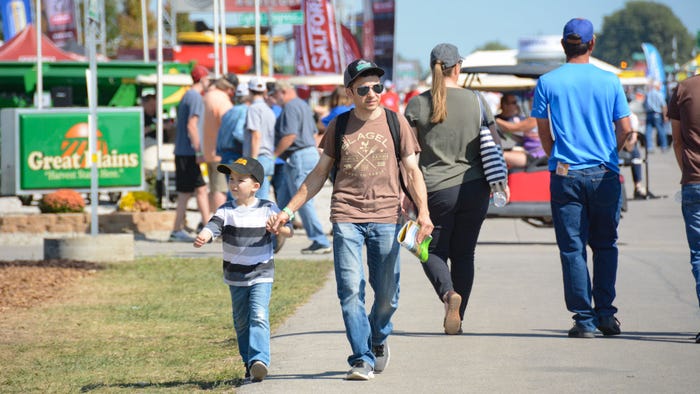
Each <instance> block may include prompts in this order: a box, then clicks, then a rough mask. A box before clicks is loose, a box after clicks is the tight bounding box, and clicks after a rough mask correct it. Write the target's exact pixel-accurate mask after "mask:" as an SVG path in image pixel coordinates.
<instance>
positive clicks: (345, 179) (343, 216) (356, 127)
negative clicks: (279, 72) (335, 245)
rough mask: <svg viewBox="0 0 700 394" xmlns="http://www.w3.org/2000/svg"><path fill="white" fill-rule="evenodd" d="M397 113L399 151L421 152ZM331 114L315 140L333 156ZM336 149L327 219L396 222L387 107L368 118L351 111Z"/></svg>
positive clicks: (395, 169) (396, 185) (405, 153)
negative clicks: (329, 214)
mask: <svg viewBox="0 0 700 394" xmlns="http://www.w3.org/2000/svg"><path fill="white" fill-rule="evenodd" d="M398 117H399V123H400V124H401V131H400V141H401V148H400V151H401V157H406V156H408V155H411V154H415V153H418V152H420V147H419V146H418V141H417V140H416V137H415V136H414V135H413V131H412V130H411V128H410V126H409V125H408V121H407V120H406V118H404V117H403V116H402V115H398ZM336 119H337V118H336ZM336 119H334V120H332V121H331V123H330V124H329V125H328V130H327V131H326V133H325V134H324V136H323V140H321V144H320V147H321V148H322V149H323V152H324V154H326V155H328V156H330V157H332V158H334V159H335V157H334V156H335V125H336ZM340 151H341V154H340V162H339V164H338V173H337V174H336V178H335V183H334V185H333V197H332V199H331V222H333V223H368V222H374V223H397V222H398V218H399V214H400V205H399V193H400V191H401V186H400V184H399V169H398V163H397V161H396V157H395V153H394V141H393V140H392V139H391V131H390V130H389V125H388V123H387V119H386V113H385V112H383V111H382V114H381V116H379V117H377V119H373V120H367V121H362V120H360V119H358V118H357V117H356V116H355V114H354V112H353V113H351V114H350V118H349V119H348V124H347V128H346V130H345V134H344V135H343V145H342V147H341V150H340Z"/></svg>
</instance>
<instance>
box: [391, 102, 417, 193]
mask: <svg viewBox="0 0 700 394" xmlns="http://www.w3.org/2000/svg"><path fill="white" fill-rule="evenodd" d="M384 111H385V112H386V121H387V123H389V131H390V132H391V139H392V140H393V141H394V155H395V156H396V165H397V166H398V168H399V184H400V185H401V190H403V192H404V194H405V195H406V197H408V199H409V200H411V202H413V197H411V193H409V192H408V187H406V183H405V182H404V180H403V175H402V174H401V124H400V123H399V117H398V115H396V112H394V111H392V110H390V109H388V108H384Z"/></svg>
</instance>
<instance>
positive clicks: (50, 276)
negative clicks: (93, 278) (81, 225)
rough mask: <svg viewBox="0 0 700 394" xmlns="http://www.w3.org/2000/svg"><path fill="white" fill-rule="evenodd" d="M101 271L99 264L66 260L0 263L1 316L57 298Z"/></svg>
mask: <svg viewBox="0 0 700 394" xmlns="http://www.w3.org/2000/svg"><path fill="white" fill-rule="evenodd" d="M99 269H101V266H100V265H99V264H95V263H90V262H85V261H74V260H64V259H57V260H40V261H28V260H16V261H0V313H4V312H8V311H12V310H15V309H26V308H31V307H33V306H36V305H39V304H41V303H44V302H46V301H48V300H51V299H53V298H56V297H58V296H60V295H61V293H62V290H63V289H65V288H66V287H68V286H70V285H71V284H73V283H74V282H75V281H77V280H78V279H80V278H83V277H86V276H89V275H93V274H95V273H96V272H97V271H98V270H99Z"/></svg>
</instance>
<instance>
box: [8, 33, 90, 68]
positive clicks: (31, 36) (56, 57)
mask: <svg viewBox="0 0 700 394" xmlns="http://www.w3.org/2000/svg"><path fill="white" fill-rule="evenodd" d="M41 58H42V60H43V61H49V62H53V61H61V60H63V61H74V62H76V61H77V62H84V61H86V58H85V56H81V55H78V54H77V53H73V52H67V51H64V50H62V49H61V48H59V47H57V46H56V44H54V43H53V41H51V39H50V38H48V37H47V36H45V35H43V34H42V35H41ZM0 61H22V62H28V61H36V30H35V28H34V25H27V27H25V28H24V29H23V30H22V31H21V32H19V33H17V35H15V36H14V37H12V39H10V41H7V42H6V43H5V45H3V46H1V47H0Z"/></svg>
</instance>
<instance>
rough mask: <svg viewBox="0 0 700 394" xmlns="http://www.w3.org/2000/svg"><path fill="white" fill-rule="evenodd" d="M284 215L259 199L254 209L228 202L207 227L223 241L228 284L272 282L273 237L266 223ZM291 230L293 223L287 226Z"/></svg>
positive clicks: (273, 205)
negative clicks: (279, 215)
mask: <svg viewBox="0 0 700 394" xmlns="http://www.w3.org/2000/svg"><path fill="white" fill-rule="evenodd" d="M278 212H280V209H279V208H278V207H277V205H276V204H275V203H274V202H272V201H268V200H260V199H256V201H255V202H254V203H253V204H252V205H251V206H243V205H241V206H237V205H236V202H235V201H227V202H226V203H225V204H223V205H222V206H221V207H219V209H217V210H216V213H215V214H214V216H213V217H212V218H211V219H210V220H209V223H207V225H206V226H205V227H204V229H205V230H207V231H210V232H211V233H212V237H213V238H218V237H220V236H221V237H223V238H222V241H223V242H222V244H223V252H224V255H223V258H224V262H223V269H224V282H225V283H226V284H228V285H231V286H252V285H254V284H256V283H266V282H272V281H273V278H274V275H275V262H274V258H273V245H272V234H271V233H269V232H267V230H265V223H266V222H267V219H268V217H270V215H272V214H276V213H278ZM287 226H290V227H291V223H287Z"/></svg>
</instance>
